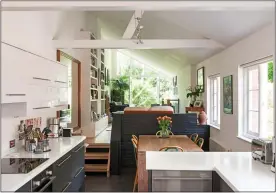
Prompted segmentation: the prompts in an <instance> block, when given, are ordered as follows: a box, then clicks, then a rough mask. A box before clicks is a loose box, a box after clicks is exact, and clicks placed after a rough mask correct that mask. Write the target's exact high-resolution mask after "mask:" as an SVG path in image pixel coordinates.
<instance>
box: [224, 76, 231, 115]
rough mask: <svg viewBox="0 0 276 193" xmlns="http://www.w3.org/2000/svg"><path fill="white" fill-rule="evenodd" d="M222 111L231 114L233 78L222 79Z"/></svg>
mask: <svg viewBox="0 0 276 193" xmlns="http://www.w3.org/2000/svg"><path fill="white" fill-rule="evenodd" d="M223 111H224V113H226V114H233V76H232V75H229V76H226V77H223Z"/></svg>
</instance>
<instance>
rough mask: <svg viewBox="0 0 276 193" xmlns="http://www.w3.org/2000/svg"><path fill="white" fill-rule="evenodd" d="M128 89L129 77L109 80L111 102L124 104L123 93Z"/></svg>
mask: <svg viewBox="0 0 276 193" xmlns="http://www.w3.org/2000/svg"><path fill="white" fill-rule="evenodd" d="M128 89H129V77H127V76H119V77H117V78H114V79H111V100H112V101H115V102H122V104H124V98H125V91H127V90H128Z"/></svg>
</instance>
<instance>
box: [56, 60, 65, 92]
mask: <svg viewBox="0 0 276 193" xmlns="http://www.w3.org/2000/svg"><path fill="white" fill-rule="evenodd" d="M55 69H56V74H55V77H54V82H55V85H56V86H57V87H68V67H67V66H64V65H61V64H57V68H55Z"/></svg>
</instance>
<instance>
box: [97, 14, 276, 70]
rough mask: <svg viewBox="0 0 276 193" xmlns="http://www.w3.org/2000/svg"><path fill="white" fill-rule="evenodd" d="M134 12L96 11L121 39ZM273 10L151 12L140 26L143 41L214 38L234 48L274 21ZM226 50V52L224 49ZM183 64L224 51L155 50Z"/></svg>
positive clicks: (144, 17) (197, 49)
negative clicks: (239, 42)
mask: <svg viewBox="0 0 276 193" xmlns="http://www.w3.org/2000/svg"><path fill="white" fill-rule="evenodd" d="M133 13H134V12H132V11H123V12H93V14H96V15H97V16H98V17H99V18H100V19H103V20H105V21H108V22H109V23H110V25H113V26H114V27H115V28H117V29H118V30H117V32H118V33H119V34H118V35H119V36H122V35H123V33H124V31H125V29H126V27H127V25H128V23H129V20H130V18H131V17H132V15H133ZM273 15H274V13H273V11H174V12H172V11H162V12H161V11H151V12H145V13H144V15H143V17H142V20H141V23H142V25H143V26H144V29H143V31H142V38H144V39H180V38H181V39H197V38H198V39H201V38H202V39H206V38H207V39H213V40H215V41H217V42H219V43H222V44H223V45H225V48H227V47H229V46H231V45H233V44H234V43H236V42H238V41H239V40H241V39H243V38H245V37H246V36H248V35H250V34H252V33H254V32H256V31H258V30H260V29H261V28H263V27H265V26H266V25H269V24H271V23H272V22H273ZM225 48H224V49H225ZM152 51H154V52H156V53H157V54H161V55H166V56H167V57H170V58H171V59H173V60H175V61H177V62H179V63H182V64H183V65H189V64H197V63H199V62H201V61H203V60H205V59H207V58H209V57H211V56H213V55H215V54H216V53H218V52H220V51H222V49H209V48H208V49H203V48H185V49H170V50H152Z"/></svg>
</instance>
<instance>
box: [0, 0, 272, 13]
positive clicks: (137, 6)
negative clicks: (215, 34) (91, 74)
mask: <svg viewBox="0 0 276 193" xmlns="http://www.w3.org/2000/svg"><path fill="white" fill-rule="evenodd" d="M274 3H275V2H274V1H263V2H262V1H131V0H130V1H112V0H110V1H99V0H98V1H2V10H4V11H5V10H22V11H32V10H35V11H40V10H75V11H129V10H132V11H134V10H145V11H162V10H195V11H208V10H209V11H213V10H222V11H223V10H274Z"/></svg>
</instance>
